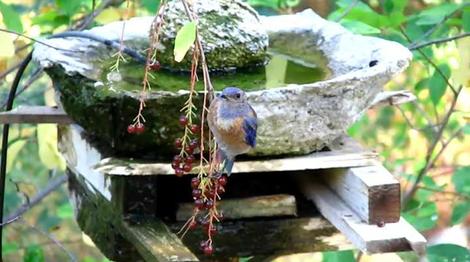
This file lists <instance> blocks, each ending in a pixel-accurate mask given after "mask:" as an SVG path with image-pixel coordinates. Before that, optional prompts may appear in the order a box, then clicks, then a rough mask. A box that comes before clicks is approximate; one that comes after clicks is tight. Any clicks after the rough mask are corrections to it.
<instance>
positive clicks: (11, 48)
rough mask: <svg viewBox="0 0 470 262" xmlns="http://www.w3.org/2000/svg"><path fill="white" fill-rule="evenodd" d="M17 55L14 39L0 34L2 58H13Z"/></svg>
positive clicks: (0, 55) (5, 34) (0, 54)
mask: <svg viewBox="0 0 470 262" xmlns="http://www.w3.org/2000/svg"><path fill="white" fill-rule="evenodd" d="M14 55H15V45H14V44H13V38H12V37H11V36H10V35H9V34H7V33H3V32H0V58H2V57H12V56H14Z"/></svg>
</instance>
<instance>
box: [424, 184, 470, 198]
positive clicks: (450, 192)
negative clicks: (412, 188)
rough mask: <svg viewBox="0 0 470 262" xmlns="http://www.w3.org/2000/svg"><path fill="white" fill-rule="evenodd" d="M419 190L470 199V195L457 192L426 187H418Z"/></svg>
mask: <svg viewBox="0 0 470 262" xmlns="http://www.w3.org/2000/svg"><path fill="white" fill-rule="evenodd" d="M418 189H422V190H427V191H431V192H436V193H441V194H448V195H454V196H457V197H460V198H463V199H470V195H467V194H462V193H459V192H455V191H445V190H439V189H437V188H432V187H426V186H418Z"/></svg>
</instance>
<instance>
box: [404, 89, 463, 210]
mask: <svg viewBox="0 0 470 262" xmlns="http://www.w3.org/2000/svg"><path fill="white" fill-rule="evenodd" d="M462 89H463V86H460V87H459V89H458V90H457V94H456V95H455V96H454V98H453V99H452V104H451V105H450V108H449V110H448V111H447V113H446V115H445V116H444V119H443V120H442V122H441V125H440V127H439V129H438V131H437V134H436V136H435V139H434V141H433V142H432V144H431V146H430V147H429V148H428V151H427V153H426V158H425V163H426V165H425V166H424V167H423V168H422V169H421V170H420V171H419V173H418V176H417V177H416V180H415V181H414V183H413V185H412V186H411V189H410V190H409V191H408V192H407V193H406V194H405V196H404V197H403V204H404V205H406V203H408V201H409V200H410V199H411V198H412V197H413V196H414V194H415V193H416V190H417V189H418V185H419V183H420V182H421V180H422V179H423V177H424V175H425V174H426V173H427V172H428V171H429V169H430V168H431V167H432V166H434V163H435V162H436V160H437V158H438V157H439V156H440V155H441V154H442V152H443V151H444V150H445V148H446V147H447V145H448V144H449V143H450V141H451V139H449V140H448V141H447V142H446V143H447V144H446V146H445V147H444V146H443V147H442V148H441V150H440V151H439V153H438V155H436V157H434V158H432V154H433V152H434V150H435V149H436V146H437V144H438V142H439V141H440V138H441V137H442V134H443V133H444V129H445V127H446V126H447V123H448V122H449V119H450V116H451V115H452V113H453V111H454V108H455V106H456V104H457V100H458V97H459V94H460V92H461V91H462Z"/></svg>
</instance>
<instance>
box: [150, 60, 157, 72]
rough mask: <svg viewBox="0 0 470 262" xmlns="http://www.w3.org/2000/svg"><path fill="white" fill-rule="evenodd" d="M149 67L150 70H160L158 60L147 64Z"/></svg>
mask: <svg viewBox="0 0 470 262" xmlns="http://www.w3.org/2000/svg"><path fill="white" fill-rule="evenodd" d="M149 67H150V70H152V71H158V70H160V62H159V61H158V60H155V61H153V62H152V63H151V64H149Z"/></svg>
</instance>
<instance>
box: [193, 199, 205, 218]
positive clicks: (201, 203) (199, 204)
mask: <svg viewBox="0 0 470 262" xmlns="http://www.w3.org/2000/svg"><path fill="white" fill-rule="evenodd" d="M194 206H196V207H197V208H199V209H201V208H203V207H204V200H202V199H201V198H199V199H196V200H194ZM201 224H202V223H201Z"/></svg>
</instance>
